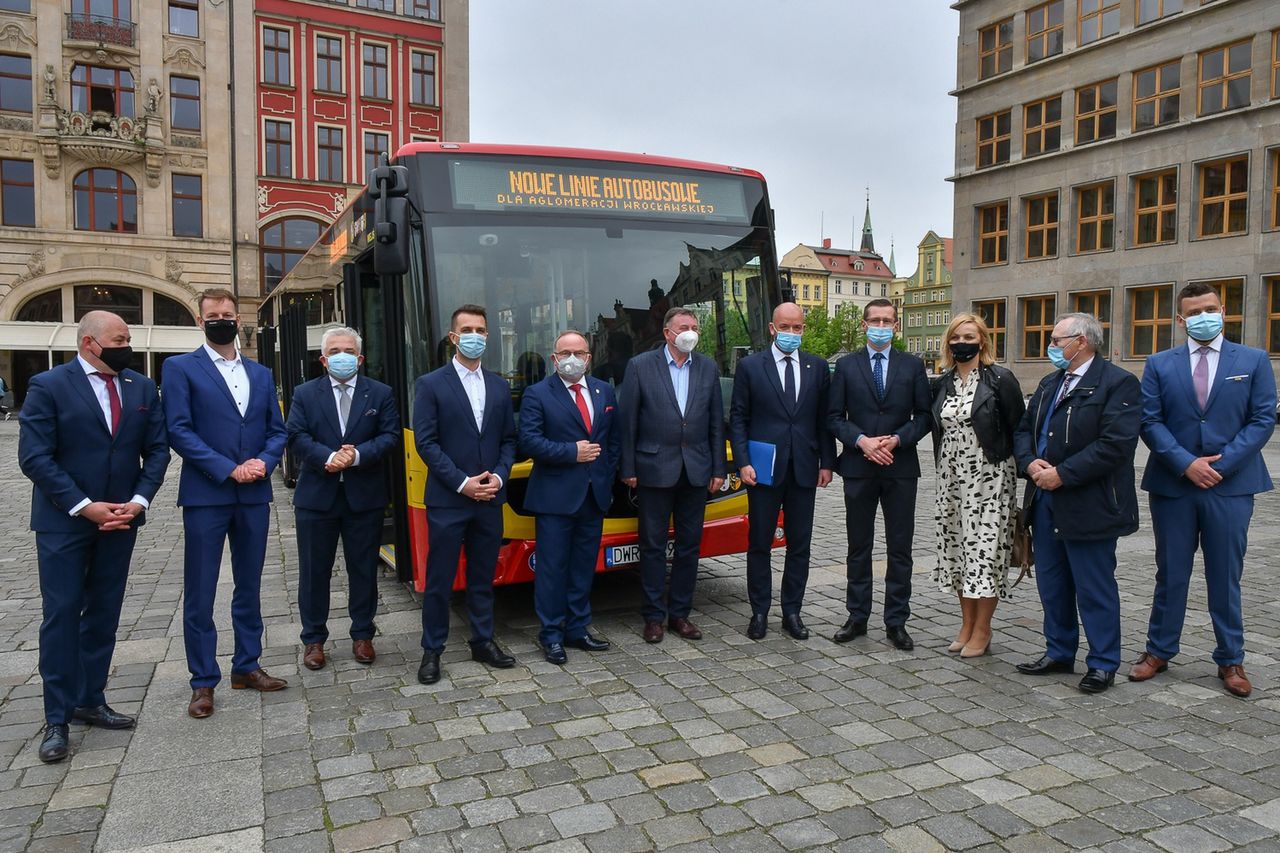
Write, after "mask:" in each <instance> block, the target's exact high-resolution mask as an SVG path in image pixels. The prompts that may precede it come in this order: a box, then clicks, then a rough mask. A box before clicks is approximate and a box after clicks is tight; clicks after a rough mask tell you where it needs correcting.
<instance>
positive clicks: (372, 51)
mask: <svg viewBox="0 0 1280 853" xmlns="http://www.w3.org/2000/svg"><path fill="white" fill-rule="evenodd" d="M362 51H363V52H362V55H363V56H364V86H363V87H362V88H361V90H360V92H361V94H363V95H364V96H365V97H366V98H383V99H385V98H386V97H387V46H386V45H383V44H365V45H364V46H363V48H362Z"/></svg>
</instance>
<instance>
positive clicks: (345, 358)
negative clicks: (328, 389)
mask: <svg viewBox="0 0 1280 853" xmlns="http://www.w3.org/2000/svg"><path fill="white" fill-rule="evenodd" d="M325 365H326V367H327V369H328V371H329V375H330V376H332V377H333V378H334V379H337V380H338V381H339V382H346V381H347V380H348V379H350V378H351V377H352V376H355V375H356V370H357V369H358V368H359V367H360V359H358V358H357V357H356V356H354V355H352V354H351V353H349V352H335V353H334V354H333V355H331V356H328V357H327V358H325Z"/></svg>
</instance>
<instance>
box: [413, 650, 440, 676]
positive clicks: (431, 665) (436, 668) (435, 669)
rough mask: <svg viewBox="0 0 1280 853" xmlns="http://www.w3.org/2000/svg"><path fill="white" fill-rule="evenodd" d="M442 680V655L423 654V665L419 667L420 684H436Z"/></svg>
mask: <svg viewBox="0 0 1280 853" xmlns="http://www.w3.org/2000/svg"><path fill="white" fill-rule="evenodd" d="M439 680H440V653H439V652H423V653H422V665H421V666H419V667H418V683H420V684H435V683H436V682H437V681H439Z"/></svg>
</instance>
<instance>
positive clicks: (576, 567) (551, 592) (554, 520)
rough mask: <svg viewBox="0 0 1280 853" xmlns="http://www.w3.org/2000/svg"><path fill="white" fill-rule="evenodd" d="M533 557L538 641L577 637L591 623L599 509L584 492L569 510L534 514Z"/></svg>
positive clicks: (600, 518) (601, 516)
mask: <svg viewBox="0 0 1280 853" xmlns="http://www.w3.org/2000/svg"><path fill="white" fill-rule="evenodd" d="M536 524H537V536H538V539H537V542H538V559H537V564H536V567H537V571H536V572H535V573H534V576H533V609H534V611H535V612H536V613H537V614H538V621H539V622H540V623H541V624H542V630H541V631H539V632H538V640H539V642H541V643H542V644H543V645H547V644H549V643H562V642H564V641H565V640H566V639H568V640H577V639H580V638H581V637H583V636H584V635H585V634H586V633H587V626H588V625H590V624H591V582H592V581H593V580H594V579H595V574H596V560H597V558H598V557H599V554H600V534H601V532H602V531H603V530H604V512H603V511H601V509H600V505H599V504H597V503H596V502H595V499H594V498H593V497H592V496H591V494H590V493H589V492H588V494H587V495H586V497H585V498H584V499H583V501H582V505H581V506H579V507H578V509H577V511H576V512H574V513H573V514H572V515H548V514H543V515H539V516H538V517H537V521H536Z"/></svg>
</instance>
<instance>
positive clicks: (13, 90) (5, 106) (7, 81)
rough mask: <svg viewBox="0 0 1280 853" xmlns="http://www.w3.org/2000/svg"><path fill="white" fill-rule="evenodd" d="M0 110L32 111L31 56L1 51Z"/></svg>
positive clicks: (13, 111) (11, 111)
mask: <svg viewBox="0 0 1280 853" xmlns="http://www.w3.org/2000/svg"><path fill="white" fill-rule="evenodd" d="M0 110H3V111H5V112H9V113H29V112H31V57H29V56H17V55H15V54H12V53H0Z"/></svg>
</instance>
